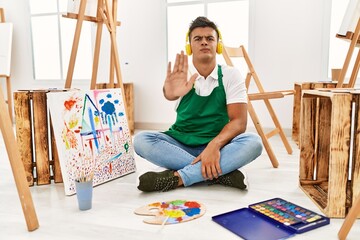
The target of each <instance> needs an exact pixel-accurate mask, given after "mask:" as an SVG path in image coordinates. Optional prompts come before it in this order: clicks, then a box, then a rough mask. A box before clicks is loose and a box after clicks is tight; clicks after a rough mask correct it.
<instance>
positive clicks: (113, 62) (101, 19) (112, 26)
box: [65, 0, 124, 95]
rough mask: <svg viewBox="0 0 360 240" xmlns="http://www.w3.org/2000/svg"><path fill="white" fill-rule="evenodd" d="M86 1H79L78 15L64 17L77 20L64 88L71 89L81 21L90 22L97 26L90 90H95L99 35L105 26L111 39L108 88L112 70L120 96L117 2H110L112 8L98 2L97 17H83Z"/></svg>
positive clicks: (112, 81)
mask: <svg viewBox="0 0 360 240" xmlns="http://www.w3.org/2000/svg"><path fill="white" fill-rule="evenodd" d="M86 3H87V0H81V2H80V7H79V13H78V14H77V15H76V14H67V15H66V16H65V17H69V18H75V19H77V24H76V29H75V36H74V40H73V47H72V51H71V56H70V62H69V68H68V73H67V77H66V82H65V88H70V87H71V81H72V77H73V73H74V67H75V61H76V54H77V49H78V46H79V39H80V34H81V27H82V24H83V21H84V20H85V21H92V22H96V24H97V31H96V40H95V50H94V60H93V69H92V76H91V84H90V89H95V88H96V78H97V71H98V66H99V54H100V44H101V35H102V28H103V24H104V23H105V24H106V27H107V29H108V31H109V33H110V39H111V59H110V79H109V80H110V83H109V86H108V87H114V68H115V72H116V76H117V80H118V84H119V86H120V87H121V90H122V94H123V95H124V92H123V87H122V86H123V83H122V78H121V72H120V62H119V55H118V49H117V45H116V26H117V25H120V23H117V22H116V15H117V14H116V13H117V0H112V7H111V6H110V4H109V0H98V6H97V16H96V18H94V17H88V16H85V15H84V14H85V8H86Z"/></svg>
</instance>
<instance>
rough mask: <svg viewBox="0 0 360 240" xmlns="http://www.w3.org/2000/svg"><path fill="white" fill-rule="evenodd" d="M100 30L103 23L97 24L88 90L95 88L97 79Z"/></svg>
mask: <svg viewBox="0 0 360 240" xmlns="http://www.w3.org/2000/svg"><path fill="white" fill-rule="evenodd" d="M102 29H103V23H97V29H96V40H95V49H94V60H93V69H92V76H91V84H90V89H95V88H96V79H97V73H98V68H99V55H100V45H101V36H102Z"/></svg>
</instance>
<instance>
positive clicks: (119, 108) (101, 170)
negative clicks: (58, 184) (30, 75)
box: [47, 89, 136, 195]
mask: <svg viewBox="0 0 360 240" xmlns="http://www.w3.org/2000/svg"><path fill="white" fill-rule="evenodd" d="M47 98H48V100H47V101H48V106H49V109H50V116H51V121H52V124H53V128H54V136H55V141H56V145H57V150H58V154H59V160H60V166H61V172H62V176H63V181H64V188H65V194H66V195H71V194H74V193H75V179H78V178H93V184H94V186H96V185H99V184H101V183H104V182H107V181H110V180H112V179H115V178H118V177H120V176H123V175H125V174H128V173H131V172H134V171H135V170H136V166H135V160H134V150H133V145H132V141H131V135H130V131H129V127H128V123H127V117H126V112H125V105H124V102H123V97H122V93H121V89H101V90H88V91H79V90H71V91H67V92H50V93H47Z"/></svg>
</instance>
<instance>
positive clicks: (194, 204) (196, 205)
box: [184, 202, 200, 208]
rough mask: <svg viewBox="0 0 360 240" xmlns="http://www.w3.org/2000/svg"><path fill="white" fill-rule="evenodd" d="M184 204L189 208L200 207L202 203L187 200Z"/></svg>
mask: <svg viewBox="0 0 360 240" xmlns="http://www.w3.org/2000/svg"><path fill="white" fill-rule="evenodd" d="M184 205H185V206H187V207H189V208H200V204H199V203H197V202H185V204H184Z"/></svg>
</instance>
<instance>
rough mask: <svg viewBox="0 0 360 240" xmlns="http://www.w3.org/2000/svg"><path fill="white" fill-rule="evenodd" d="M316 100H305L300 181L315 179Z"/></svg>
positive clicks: (302, 121) (302, 107)
mask: <svg viewBox="0 0 360 240" xmlns="http://www.w3.org/2000/svg"><path fill="white" fill-rule="evenodd" d="M315 107H316V99H313V98H303V99H302V106H301V133H300V181H302V180H313V179H314V163H315V162H316V159H315V157H316V155H315V127H314V125H315Z"/></svg>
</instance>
